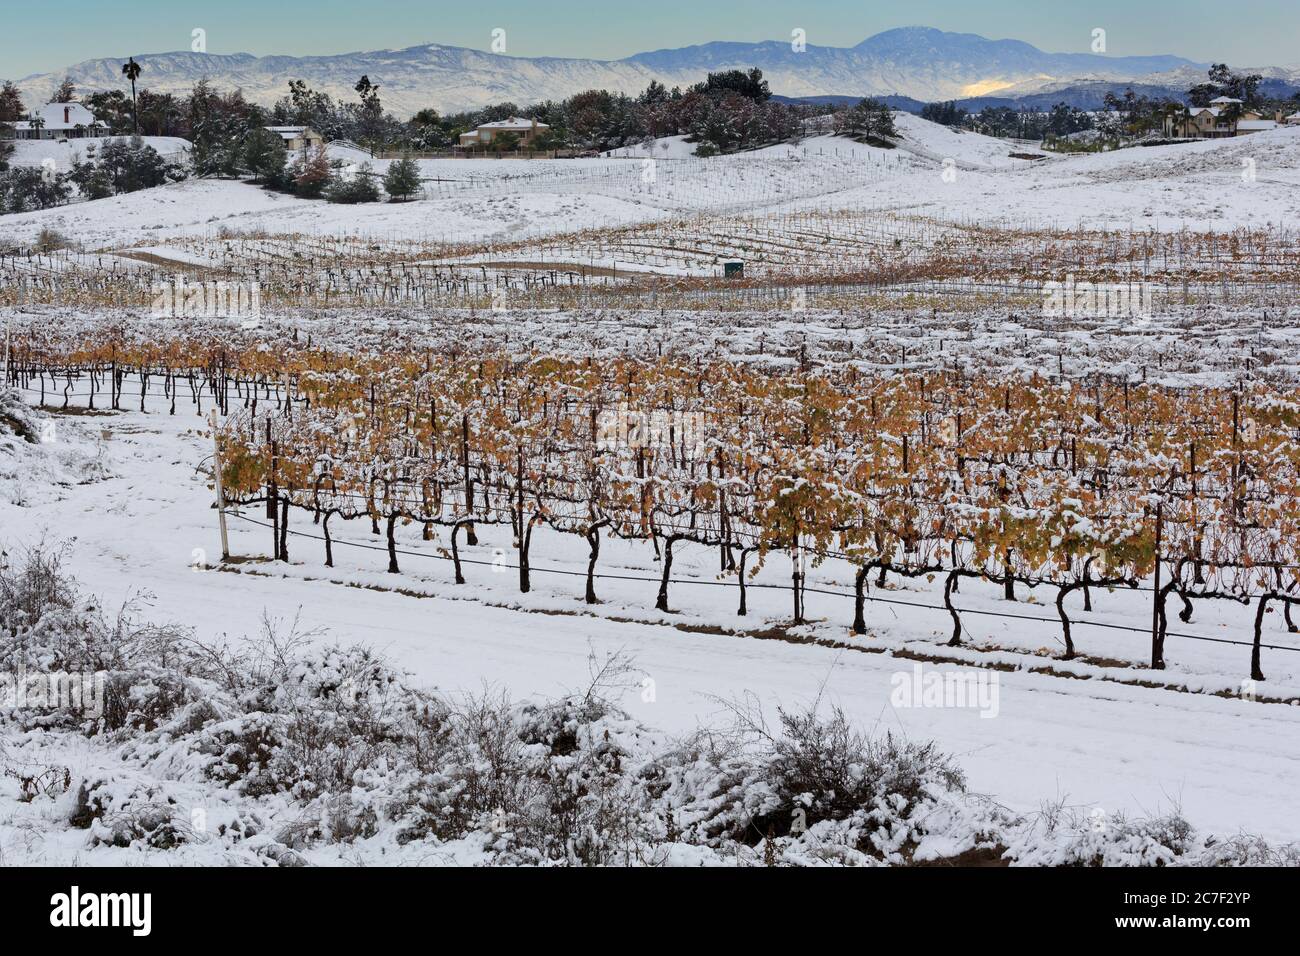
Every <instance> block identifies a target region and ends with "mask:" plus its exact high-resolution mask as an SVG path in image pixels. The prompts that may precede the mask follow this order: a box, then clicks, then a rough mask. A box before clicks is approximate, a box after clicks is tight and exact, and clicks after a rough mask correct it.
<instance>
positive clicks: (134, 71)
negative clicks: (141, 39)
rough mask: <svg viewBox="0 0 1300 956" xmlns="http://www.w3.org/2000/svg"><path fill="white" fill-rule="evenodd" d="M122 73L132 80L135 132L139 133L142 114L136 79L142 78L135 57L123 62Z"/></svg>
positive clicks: (132, 113) (132, 114) (132, 109)
mask: <svg viewBox="0 0 1300 956" xmlns="http://www.w3.org/2000/svg"><path fill="white" fill-rule="evenodd" d="M122 75H123V76H125V77H126V78H127V79H128V80H130V81H131V117H132V120H133V121H134V129H135V132H136V133H139V132H140V114H139V111H138V110H137V109H136V99H135V81H136V80H138V79H139V78H140V64H139V63H137V62H135V57H128V58H127V61H126V62H125V63H124V64H122Z"/></svg>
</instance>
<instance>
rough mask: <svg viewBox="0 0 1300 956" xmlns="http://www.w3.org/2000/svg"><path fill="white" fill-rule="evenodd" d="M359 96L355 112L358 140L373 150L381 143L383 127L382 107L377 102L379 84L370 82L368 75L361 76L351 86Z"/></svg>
mask: <svg viewBox="0 0 1300 956" xmlns="http://www.w3.org/2000/svg"><path fill="white" fill-rule="evenodd" d="M353 89H355V90H356V91H357V95H358V96H360V97H361V106H360V109H359V110H358V113H357V123H358V127H359V135H358V137H357V138H358V140H359V141H360V142H362V143H366V144H368V145H369V146H370V148H371V150H372V151H373V150H374V149H376V148H377V147H379V146H380V145H381V142H380V141H381V138H382V134H383V128H384V108H383V106H382V105H381V104H380V102H379V86H378V85H377V84H374V83H371V82H370V77H369V76H362V77H361V79H360V80H358V81H357V85H356V86H355V87H353Z"/></svg>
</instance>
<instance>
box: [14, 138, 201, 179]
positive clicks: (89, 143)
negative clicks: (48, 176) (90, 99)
mask: <svg viewBox="0 0 1300 956" xmlns="http://www.w3.org/2000/svg"><path fill="white" fill-rule="evenodd" d="M121 138H122V137H106V136H87V137H83V138H80V139H63V140H57V139H23V140H17V141H15V142H14V152H13V155H12V156H11V157H10V158H9V162H10V164H11V165H13V166H40V165H41V164H42V163H44V162H45V161H46V160H47V159H52V160H54V164H55V169H58V170H60V171H62V172H67V171H68V170H69V169H71V168H72V164H73V163H74V162H77V161H78V160H83V159H85V158H86V155H87V150H88V149H90V148H94V149H95V150H96V151H98V150H99V148H100V147H101V146H103V144H104V143H106V142H108V141H109V140H110V139H121ZM140 139H141V140H142V141H143V142H144V144H145V145H146V146H152V147H153V148H154V149H155V150H157V152H158V155H160V156H162V157H163V158H164V159H173V160H179V159H183V158H184V157H186V156H188V155H189V152H190V142H189V140H186V139H181V138H180V137H177V136H142V137H140Z"/></svg>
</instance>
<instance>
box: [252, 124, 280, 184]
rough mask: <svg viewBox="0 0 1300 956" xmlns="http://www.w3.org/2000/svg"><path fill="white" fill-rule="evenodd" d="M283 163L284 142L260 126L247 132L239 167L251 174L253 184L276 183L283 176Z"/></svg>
mask: <svg viewBox="0 0 1300 956" xmlns="http://www.w3.org/2000/svg"><path fill="white" fill-rule="evenodd" d="M285 161H286V156H285V148H284V140H283V139H281V138H280V137H279V136H278V135H277V134H275V133H272V132H271V131H270V130H269V129H265V128H264V127H260V126H259V127H256V128H255V129H251V130H249V131H248V135H247V136H246V137H245V138H244V151H243V156H242V158H241V166H242V168H243V169H244V171H246V172H248V173H250V174H252V176H253V181H254V182H259V181H260V182H262V183H264V184H270V183H271V182H272V181H273V180H275V181H278V180H279V179H280V178H281V177H282V176H283V174H284V165H285Z"/></svg>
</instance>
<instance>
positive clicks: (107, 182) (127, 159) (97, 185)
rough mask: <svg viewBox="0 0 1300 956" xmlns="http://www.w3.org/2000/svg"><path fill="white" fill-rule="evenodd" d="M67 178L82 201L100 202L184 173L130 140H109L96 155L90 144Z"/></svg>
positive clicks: (159, 183) (146, 147) (151, 151)
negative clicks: (77, 190)
mask: <svg viewBox="0 0 1300 956" xmlns="http://www.w3.org/2000/svg"><path fill="white" fill-rule="evenodd" d="M69 178H70V180H71V181H72V182H73V183H74V184H75V185H76V186H77V188H78V189H79V190H80V191H81V193H82V195H84V196H85V197H86V198H88V199H102V198H104V197H105V196H119V195H122V194H123V193H133V192H137V191H139V190H141V189H150V188H152V187H154V186H162V185H165V184H166V183H168V182H174V181H176V180H179V179H182V178H184V170H183V169H181V167H180V166H179V165H178V164H176V163H169V162H168V161H167V160H165V159H163V157H162V156H161V155H160V154H159V153H158V151H157V150H156V149H154V148H153V147H152V146H149V145H147V144H146V143H145V142H144V140H142V139H141V138H140V137H138V136H133V137H131V138H130V139H126V138H117V139H110V140H108V141H107V142H105V143H104V144H103V146H101V147H100V148H99V150H98V152H96V150H95V147H94V146H93V144H92V145H91V146H88V147H87V149H86V157H85V158H84V159H81V160H77V161H75V162H74V163H73V166H72V172H71V173H70V175H69Z"/></svg>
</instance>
